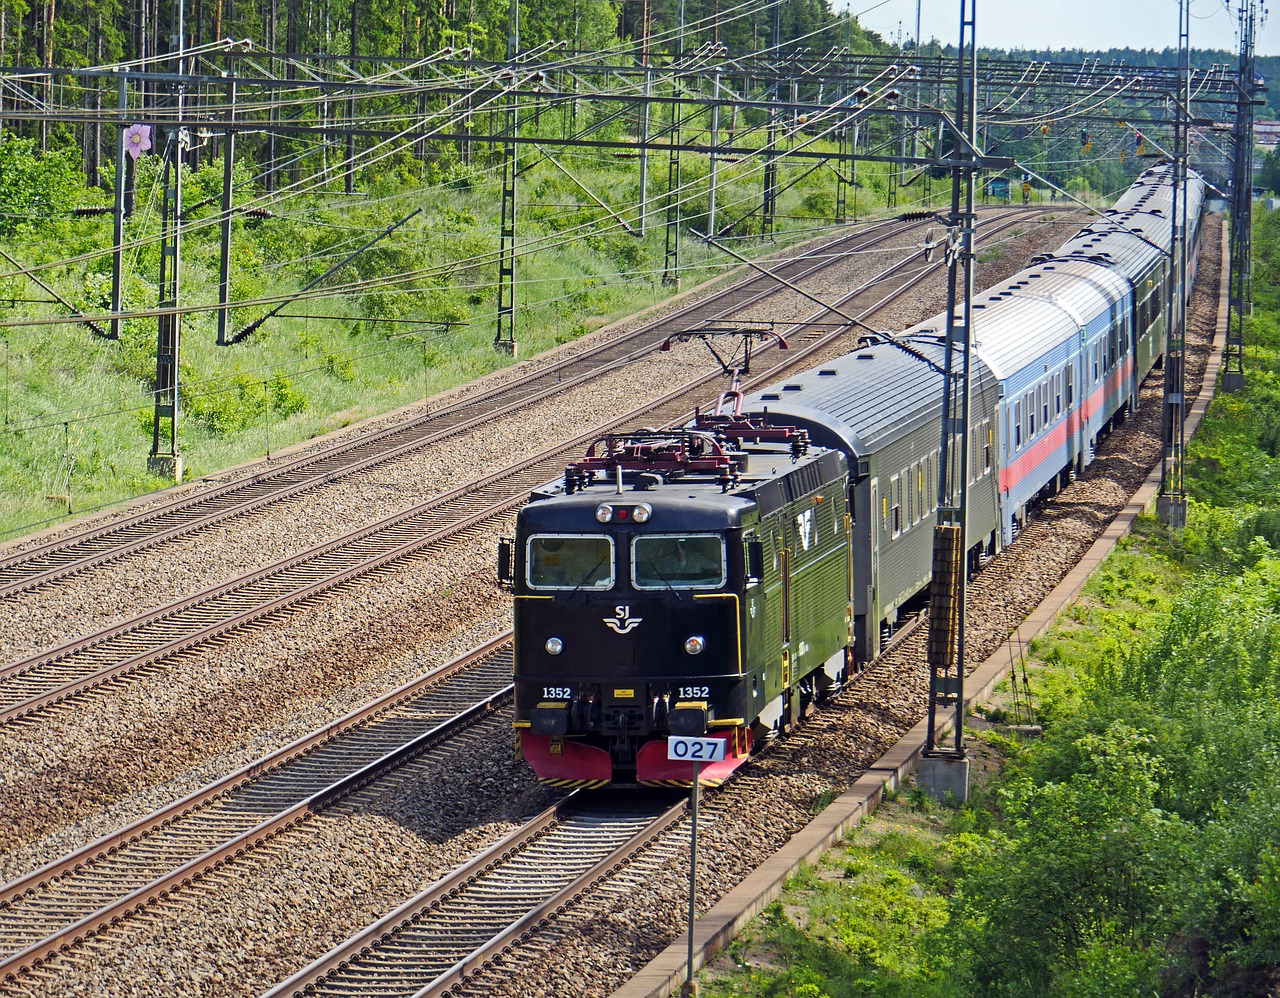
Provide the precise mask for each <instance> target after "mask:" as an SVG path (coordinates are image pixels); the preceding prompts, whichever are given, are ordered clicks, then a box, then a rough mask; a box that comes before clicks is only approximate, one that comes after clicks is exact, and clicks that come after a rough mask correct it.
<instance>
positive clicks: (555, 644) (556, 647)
mask: <svg viewBox="0 0 1280 998" xmlns="http://www.w3.org/2000/svg"><path fill="white" fill-rule="evenodd" d="M543 647H544V648H546V649H547V654H548V655H559V654H560V653H561V652H562V651H564V642H563V641H561V640H560V639H559V638H547V643H546V644H545V645H543Z"/></svg>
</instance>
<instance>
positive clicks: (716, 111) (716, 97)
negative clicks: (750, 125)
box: [707, 66, 720, 237]
mask: <svg viewBox="0 0 1280 998" xmlns="http://www.w3.org/2000/svg"><path fill="white" fill-rule="evenodd" d="M711 90H712V92H711V97H712V100H713V101H714V103H713V104H712V105H711V143H710V145H711V148H710V153H709V162H708V166H707V183H708V185H709V187H710V190H709V191H708V192H707V235H709V236H712V237H714V236H715V235H716V145H717V144H718V143H719V142H720V67H719V66H717V67H716V71H715V73H714V74H713V75H712V77H711Z"/></svg>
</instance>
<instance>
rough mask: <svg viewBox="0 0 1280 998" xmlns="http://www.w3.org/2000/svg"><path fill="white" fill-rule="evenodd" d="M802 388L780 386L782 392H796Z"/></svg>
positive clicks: (801, 386)
mask: <svg viewBox="0 0 1280 998" xmlns="http://www.w3.org/2000/svg"><path fill="white" fill-rule="evenodd" d="M802 388H804V385H783V386H782V390H783V391H784V392H798V391H800V390H801V389H802Z"/></svg>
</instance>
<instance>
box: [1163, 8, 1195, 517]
mask: <svg viewBox="0 0 1280 998" xmlns="http://www.w3.org/2000/svg"><path fill="white" fill-rule="evenodd" d="M1171 103H1172V104H1173V113H1174V126H1173V205H1172V209H1171V211H1170V219H1169V224H1170V226H1171V229H1172V232H1171V235H1172V237H1173V238H1172V240H1171V245H1170V256H1169V271H1170V272H1169V284H1168V287H1169V294H1168V296H1167V298H1166V301H1167V302H1168V308H1167V309H1166V310H1165V316H1166V318H1165V349H1164V415H1163V419H1162V421H1161V422H1162V430H1163V434H1164V455H1163V459H1162V461H1161V465H1160V495H1159V496H1158V497H1157V499H1156V512H1157V514H1158V515H1159V517H1160V520H1161V522H1162V523H1165V524H1167V525H1168V526H1169V527H1170V528H1171V529H1172V530H1174V531H1180V530H1182V528H1183V527H1185V526H1186V525H1187V492H1186V483H1185V477H1184V465H1183V449H1184V445H1185V429H1184V426H1183V419H1184V417H1185V415H1186V406H1185V393H1186V336H1187V321H1186V319H1187V295H1186V283H1187V239H1186V236H1187V196H1186V191H1187V144H1188V143H1187V140H1188V134H1187V133H1188V129H1189V127H1190V120H1189V117H1188V113H1189V110H1190V107H1191V3H1190V0H1179V3H1178V89H1177V92H1176V93H1175V94H1174V95H1173V100H1172V102H1171Z"/></svg>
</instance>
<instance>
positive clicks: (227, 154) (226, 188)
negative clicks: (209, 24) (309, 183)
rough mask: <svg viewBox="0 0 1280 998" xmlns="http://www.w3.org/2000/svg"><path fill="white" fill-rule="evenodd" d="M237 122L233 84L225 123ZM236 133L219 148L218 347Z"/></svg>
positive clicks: (223, 331)
mask: <svg viewBox="0 0 1280 998" xmlns="http://www.w3.org/2000/svg"><path fill="white" fill-rule="evenodd" d="M235 120H236V81H235V80H234V79H232V80H231V81H230V82H229V83H228V84H227V121H228V122H233V121H235ZM235 147H236V132H235V129H234V128H228V129H227V135H226V138H225V139H224V140H223V145H222V252H221V256H220V257H219V260H218V346H226V344H227V302H228V301H229V300H230V298H231V174H232V166H233V162H234V159H235Z"/></svg>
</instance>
